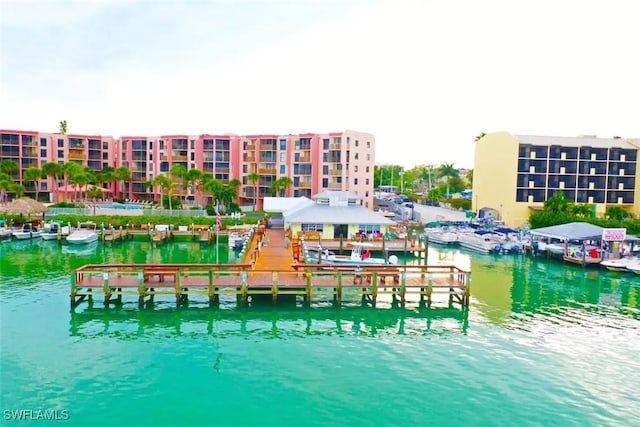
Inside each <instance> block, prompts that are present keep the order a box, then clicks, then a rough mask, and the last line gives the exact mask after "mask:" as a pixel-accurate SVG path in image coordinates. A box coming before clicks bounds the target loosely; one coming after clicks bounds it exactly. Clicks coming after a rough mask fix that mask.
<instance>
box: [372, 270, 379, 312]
mask: <svg viewBox="0 0 640 427" xmlns="http://www.w3.org/2000/svg"><path fill="white" fill-rule="evenodd" d="M377 298H378V272H377V271H374V272H373V275H372V277H371V306H372V307H374V308H375V306H376V299H377Z"/></svg>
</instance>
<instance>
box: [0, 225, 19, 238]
mask: <svg viewBox="0 0 640 427" xmlns="http://www.w3.org/2000/svg"><path fill="white" fill-rule="evenodd" d="M14 231H15V230H13V229H11V228H6V227H0V240H9V239H11V237H12V236H13V232H14Z"/></svg>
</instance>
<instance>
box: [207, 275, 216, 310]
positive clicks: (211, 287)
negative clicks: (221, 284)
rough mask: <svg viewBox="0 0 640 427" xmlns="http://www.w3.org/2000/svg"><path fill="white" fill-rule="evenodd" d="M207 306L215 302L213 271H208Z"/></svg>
mask: <svg viewBox="0 0 640 427" xmlns="http://www.w3.org/2000/svg"><path fill="white" fill-rule="evenodd" d="M208 295H209V305H213V304H215V302H216V288H215V276H214V275H213V269H210V270H209V292H208Z"/></svg>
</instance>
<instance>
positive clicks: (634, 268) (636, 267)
mask: <svg viewBox="0 0 640 427" xmlns="http://www.w3.org/2000/svg"><path fill="white" fill-rule="evenodd" d="M627 270H629V271H631V272H632V273H636V274H640V261H636V262H633V263H631V264H628V265H627Z"/></svg>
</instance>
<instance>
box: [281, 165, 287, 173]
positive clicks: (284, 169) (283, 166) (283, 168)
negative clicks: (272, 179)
mask: <svg viewBox="0 0 640 427" xmlns="http://www.w3.org/2000/svg"><path fill="white" fill-rule="evenodd" d="M286 173H287V167H286V166H285V165H280V175H285V174H286Z"/></svg>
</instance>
